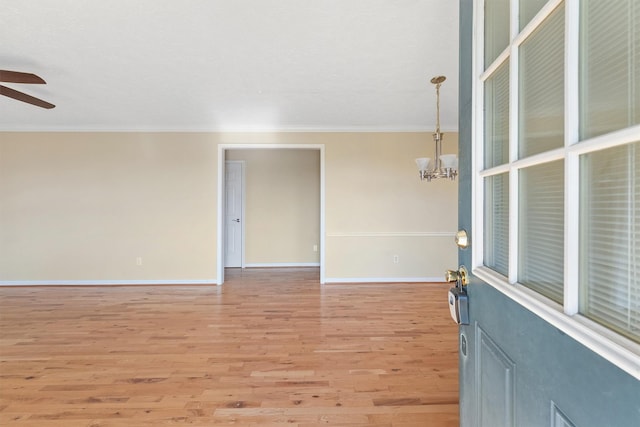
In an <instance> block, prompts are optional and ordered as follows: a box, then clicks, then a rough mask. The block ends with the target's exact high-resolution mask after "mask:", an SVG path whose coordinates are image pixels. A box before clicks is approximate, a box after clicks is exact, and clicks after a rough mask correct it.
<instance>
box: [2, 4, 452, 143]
mask: <svg viewBox="0 0 640 427" xmlns="http://www.w3.org/2000/svg"><path fill="white" fill-rule="evenodd" d="M0 41H1V42H0V69H6V70H14V71H25V72H32V73H35V74H38V75H39V76H41V77H43V78H44V79H45V80H46V81H47V85H44V86H36V85H24V84H6V85H7V86H10V87H12V88H14V89H17V90H21V91H24V92H26V93H29V94H31V95H34V96H37V97H39V98H42V99H44V100H46V101H49V102H51V103H53V104H56V108H55V109H53V110H44V109H41V108H38V107H34V106H31V105H28V104H24V103H21V102H18V101H15V100H12V99H9V98H6V97H2V96H0V130H159V131H167V130H176V131H199V130H207V131H209V130H211V131H246V130H249V131H268V130H284V131H288V130H299V131H334V130H347V131H386V130H400V131H402V130H433V127H434V123H435V90H434V87H433V85H432V84H431V83H430V82H429V80H430V79H431V77H433V76H435V75H440V74H444V75H446V76H447V81H446V82H445V83H444V84H443V86H442V89H441V97H442V98H441V126H442V128H443V130H455V129H457V93H458V1H456V0H393V1H391V0H308V1H301V0H225V1H222V0H217V1H216V0H109V1H104V0H100V1H97V0H28V1H26V0H0Z"/></svg>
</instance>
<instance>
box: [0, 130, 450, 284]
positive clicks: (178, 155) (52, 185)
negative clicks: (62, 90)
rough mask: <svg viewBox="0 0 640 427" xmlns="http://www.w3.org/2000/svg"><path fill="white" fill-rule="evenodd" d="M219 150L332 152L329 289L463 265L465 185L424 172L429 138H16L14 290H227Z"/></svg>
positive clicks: (5, 188) (12, 152) (7, 149)
mask: <svg viewBox="0 0 640 427" xmlns="http://www.w3.org/2000/svg"><path fill="white" fill-rule="evenodd" d="M218 144H225V145H226V144H323V145H324V147H325V203H326V206H325V213H324V214H325V224H326V232H325V242H326V248H324V249H325V254H326V259H325V266H326V278H327V280H328V281H341V280H351V279H352V280H360V279H374V280H393V279H402V278H406V279H408V280H409V279H416V278H430V277H435V278H439V277H442V274H443V270H444V269H445V268H451V267H454V266H456V265H457V260H456V258H457V255H456V254H457V252H456V249H455V245H454V244H453V239H452V237H451V236H452V235H453V233H454V232H455V230H456V223H457V184H456V183H451V182H432V183H422V182H420V181H419V179H418V177H417V172H416V171H415V165H414V162H413V159H414V158H415V157H419V156H424V155H429V156H431V154H432V151H433V143H432V139H431V135H430V134H427V133H11V132H5V133H0V282H1V283H8V282H12V281H15V282H21V283H22V282H47V283H53V282H56V281H60V282H83V281H84V282H95V283H105V282H110V281H111V282H118V281H122V282H141V283H142V282H145V281H150V282H154V281H161V282H180V281H184V282H198V281H201V282H212V281H215V280H216V271H217V265H216V255H217V253H216V239H217V235H216V234H217V233H216V223H217V171H216V168H217V162H218V159H217V153H218ZM456 146H457V140H456V135H455V134H447V135H446V136H445V144H444V149H445V152H455V150H456ZM227 151H229V150H227ZM232 151H233V150H232ZM301 245H304V247H307V246H309V244H308V242H305V243H301ZM320 249H321V250H322V249H323V248H320ZM395 255H397V256H398V257H397V260H398V262H397V263H394V256H395ZM138 257H141V258H142V265H137V262H136V260H137V258H138ZM256 262H258V261H256Z"/></svg>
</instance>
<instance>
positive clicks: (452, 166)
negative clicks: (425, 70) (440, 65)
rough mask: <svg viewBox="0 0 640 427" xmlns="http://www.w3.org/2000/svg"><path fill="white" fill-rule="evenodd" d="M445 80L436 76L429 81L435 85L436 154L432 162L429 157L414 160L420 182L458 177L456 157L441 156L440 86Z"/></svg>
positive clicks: (451, 155) (434, 136)
mask: <svg viewBox="0 0 640 427" xmlns="http://www.w3.org/2000/svg"><path fill="white" fill-rule="evenodd" d="M446 79H447V78H446V77H445V76H436V77H434V78H432V79H431V83H433V84H434V85H436V132H435V133H434V134H433V140H434V141H435V143H436V152H435V157H434V158H433V161H432V160H431V158H429V157H420V158H417V159H416V165H418V171H419V172H420V180H422V181H424V180H425V179H426V180H427V181H431V180H432V179H435V178H449V179H450V180H452V181H453V180H455V179H456V176H457V175H458V157H457V156H456V155H455V154H442V137H443V136H444V134H443V133H442V132H440V85H441V84H442V82H444V81H445V80H446Z"/></svg>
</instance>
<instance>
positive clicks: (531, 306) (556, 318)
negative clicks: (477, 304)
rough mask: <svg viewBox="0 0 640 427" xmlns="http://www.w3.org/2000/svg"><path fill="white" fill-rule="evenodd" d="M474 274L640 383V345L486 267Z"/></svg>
mask: <svg viewBox="0 0 640 427" xmlns="http://www.w3.org/2000/svg"><path fill="white" fill-rule="evenodd" d="M473 274H474V275H475V276H476V277H478V278H479V279H482V280H484V281H485V282H487V284H489V285H490V286H491V287H493V288H495V289H496V290H498V291H500V292H501V293H502V294H504V295H505V296H507V297H509V298H511V299H512V300H513V301H515V302H516V303H518V304H520V305H521V306H523V307H524V308H526V309H527V310H529V311H531V312H532V313H534V314H536V315H537V316H539V317H540V318H542V319H543V320H545V321H546V322H548V323H550V324H551V325H553V326H554V327H556V328H558V329H559V330H561V331H562V332H564V333H566V334H567V335H568V336H570V337H572V338H573V339H575V340H576V341H578V342H579V343H581V344H582V345H584V346H585V347H587V348H589V349H590V350H591V351H593V352H594V353H597V354H599V355H600V356H602V357H604V358H605V359H607V360H609V361H610V362H611V363H613V364H615V365H616V366H618V367H619V368H620V369H622V370H624V371H625V372H627V373H628V374H630V375H632V376H634V377H635V378H637V379H639V380H640V356H639V354H640V345H639V344H637V343H634V342H633V341H631V340H627V339H626V338H624V337H622V336H620V335H618V334H616V333H614V332H612V331H609V330H607V329H606V328H603V327H599V326H596V325H597V324H596V323H594V322H591V321H589V320H588V319H586V318H584V317H583V316H579V315H575V316H569V315H567V314H565V313H564V312H563V311H562V307H561V306H560V305H559V304H555V303H553V302H552V301H550V300H546V298H544V297H543V296H541V295H539V294H536V293H534V292H533V291H530V290H529V289H527V288H525V287H524V286H516V285H512V284H509V283H508V282H507V281H506V280H504V277H502V276H500V275H499V274H497V273H495V272H494V271H492V270H490V269H488V268H486V267H481V268H476V269H474V270H473Z"/></svg>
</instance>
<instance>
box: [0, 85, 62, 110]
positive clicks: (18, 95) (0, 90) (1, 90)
mask: <svg viewBox="0 0 640 427" xmlns="http://www.w3.org/2000/svg"><path fill="white" fill-rule="evenodd" d="M0 95H4V96H8V97H9V98H13V99H17V100H18V101H22V102H26V103H27V104H33V105H36V106H38V107H42V108H46V109H51V108H54V107H55V105H53V104H50V103H48V102H47V101H43V100H42V99H39V98H36V97H34V96H31V95H27V94H26V93H22V92H19V91H17V90H13V89H11V88H9V87H6V86H2V85H0Z"/></svg>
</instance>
